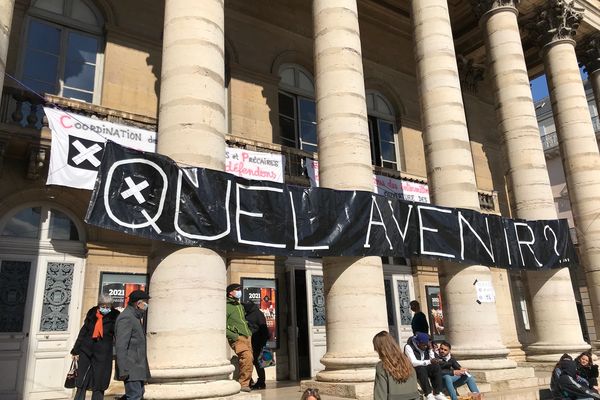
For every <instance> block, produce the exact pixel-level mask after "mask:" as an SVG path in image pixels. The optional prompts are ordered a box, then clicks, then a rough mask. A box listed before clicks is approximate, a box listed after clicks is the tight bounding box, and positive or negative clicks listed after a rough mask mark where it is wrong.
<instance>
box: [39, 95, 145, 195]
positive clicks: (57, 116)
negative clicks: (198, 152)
mask: <svg viewBox="0 0 600 400" xmlns="http://www.w3.org/2000/svg"><path fill="white" fill-rule="evenodd" d="M44 112H45V113H46V116H47V117H48V124H49V126H50V130H51V131H52V150H51V153H50V168H49V171H48V180H47V182H46V184H48V185H61V186H70V187H74V188H79V189H90V190H91V189H93V188H94V184H95V183H96V175H97V174H98V167H99V166H100V160H102V153H103V152H104V143H106V141H107V139H108V140H112V141H114V142H116V143H119V144H121V145H123V146H126V147H131V148H134V149H137V150H142V151H148V152H154V151H155V149H156V132H152V131H148V130H145V129H139V128H135V127H131V126H125V125H119V124H114V123H112V122H108V121H101V120H98V119H94V118H88V117H84V116H82V115H77V114H71V113H67V112H64V111H61V110H56V109H53V108H46V107H44Z"/></svg>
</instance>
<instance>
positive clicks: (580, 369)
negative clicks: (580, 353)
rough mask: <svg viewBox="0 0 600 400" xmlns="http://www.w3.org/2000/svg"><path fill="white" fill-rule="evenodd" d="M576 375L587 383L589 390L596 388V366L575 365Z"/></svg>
mask: <svg viewBox="0 0 600 400" xmlns="http://www.w3.org/2000/svg"><path fill="white" fill-rule="evenodd" d="M577 375H579V377H581V378H583V379H585V381H586V382H587V383H588V386H589V388H590V389H593V388H594V386H598V366H597V365H592V366H589V367H584V366H583V365H581V364H579V363H577Z"/></svg>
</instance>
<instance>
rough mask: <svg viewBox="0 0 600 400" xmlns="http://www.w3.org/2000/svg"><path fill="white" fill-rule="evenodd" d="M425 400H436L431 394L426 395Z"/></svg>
mask: <svg viewBox="0 0 600 400" xmlns="http://www.w3.org/2000/svg"><path fill="white" fill-rule="evenodd" d="M427 400H437V399H436V398H435V396H434V395H433V393H429V394H428V395H427Z"/></svg>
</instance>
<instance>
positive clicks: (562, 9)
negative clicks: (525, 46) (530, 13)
mask: <svg viewBox="0 0 600 400" xmlns="http://www.w3.org/2000/svg"><path fill="white" fill-rule="evenodd" d="M583 11H584V10H583V9H582V8H580V7H578V6H576V5H575V1H574V0H571V1H568V0H548V2H547V3H546V4H545V5H544V6H543V7H541V8H539V9H538V12H537V13H536V14H537V18H536V19H535V20H530V21H529V22H527V23H526V24H525V29H527V30H528V31H529V32H530V35H531V37H532V39H533V40H534V42H535V43H536V44H537V45H538V46H539V47H540V48H541V47H544V46H546V45H547V44H550V43H552V42H555V41H559V40H564V39H573V37H574V36H575V34H576V33H577V28H579V25H580V24H581V21H582V20H583Z"/></svg>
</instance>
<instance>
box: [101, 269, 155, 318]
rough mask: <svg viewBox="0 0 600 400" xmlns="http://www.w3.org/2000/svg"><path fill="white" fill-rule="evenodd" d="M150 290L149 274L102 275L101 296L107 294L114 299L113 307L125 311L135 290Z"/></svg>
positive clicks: (112, 273)
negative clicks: (130, 295)
mask: <svg viewBox="0 0 600 400" xmlns="http://www.w3.org/2000/svg"><path fill="white" fill-rule="evenodd" d="M147 288H148V275H147V274H127V273H119V272H102V273H101V274H100V294H107V295H109V296H111V297H112V299H113V306H114V307H115V308H116V309H117V310H119V311H123V310H124V309H125V307H127V302H128V301H129V294H130V293H131V292H133V291H134V290H144V291H146V289H147Z"/></svg>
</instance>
